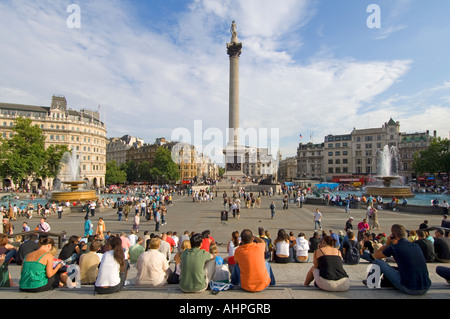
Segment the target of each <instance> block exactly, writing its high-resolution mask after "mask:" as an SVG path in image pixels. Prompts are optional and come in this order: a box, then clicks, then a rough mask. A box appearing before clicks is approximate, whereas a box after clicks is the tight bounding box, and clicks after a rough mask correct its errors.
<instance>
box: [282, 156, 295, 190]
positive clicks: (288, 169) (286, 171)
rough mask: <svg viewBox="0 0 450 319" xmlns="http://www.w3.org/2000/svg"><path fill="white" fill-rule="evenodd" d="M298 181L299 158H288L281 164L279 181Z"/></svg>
mask: <svg viewBox="0 0 450 319" xmlns="http://www.w3.org/2000/svg"><path fill="white" fill-rule="evenodd" d="M296 179H297V157H296V156H291V157H287V158H285V159H284V160H282V161H281V162H280V166H279V168H278V181H279V182H281V183H283V182H293V181H294V180H296Z"/></svg>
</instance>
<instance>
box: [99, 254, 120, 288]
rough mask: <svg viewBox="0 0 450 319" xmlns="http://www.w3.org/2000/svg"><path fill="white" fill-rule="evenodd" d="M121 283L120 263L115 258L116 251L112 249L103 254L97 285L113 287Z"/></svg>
mask: <svg viewBox="0 0 450 319" xmlns="http://www.w3.org/2000/svg"><path fill="white" fill-rule="evenodd" d="M119 283H120V265H119V264H118V263H117V261H116V260H115V259H114V251H113V250H110V251H107V252H106V253H104V254H103V256H102V261H101V263H100V267H99V269H98V276H97V280H96V281H95V286H97V287H113V286H117V285H118V284H119Z"/></svg>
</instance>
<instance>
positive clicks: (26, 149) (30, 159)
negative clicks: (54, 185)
mask: <svg viewBox="0 0 450 319" xmlns="http://www.w3.org/2000/svg"><path fill="white" fill-rule="evenodd" d="M12 130H13V136H12V138H11V139H9V140H1V143H2V145H1V164H0V175H2V176H3V177H11V179H12V180H13V181H14V182H15V183H16V184H19V183H21V182H22V180H28V177H33V178H37V177H40V176H42V175H46V174H44V173H45V163H46V162H45V161H46V152H45V136H44V134H43V133H42V130H41V129H40V128H39V126H37V125H32V124H31V119H24V118H21V117H19V118H18V119H17V120H16V122H15V125H14V127H13V129H12Z"/></svg>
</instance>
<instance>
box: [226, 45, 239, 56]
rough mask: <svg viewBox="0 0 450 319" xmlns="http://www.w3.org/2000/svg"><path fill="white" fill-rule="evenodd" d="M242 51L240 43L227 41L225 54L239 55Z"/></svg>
mask: <svg viewBox="0 0 450 319" xmlns="http://www.w3.org/2000/svg"><path fill="white" fill-rule="evenodd" d="M241 53H242V43H227V54H228V55H229V56H230V58H232V57H240V56H241Z"/></svg>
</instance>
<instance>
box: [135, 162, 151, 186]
mask: <svg viewBox="0 0 450 319" xmlns="http://www.w3.org/2000/svg"><path fill="white" fill-rule="evenodd" d="M137 175H138V179H137V180H138V181H139V182H149V181H151V179H152V177H151V174H150V163H149V162H141V163H139V164H138V166H137Z"/></svg>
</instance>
